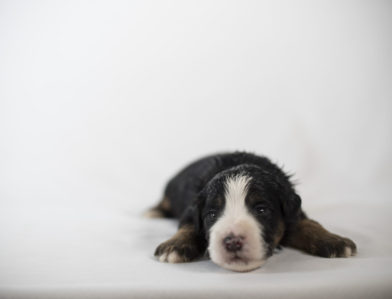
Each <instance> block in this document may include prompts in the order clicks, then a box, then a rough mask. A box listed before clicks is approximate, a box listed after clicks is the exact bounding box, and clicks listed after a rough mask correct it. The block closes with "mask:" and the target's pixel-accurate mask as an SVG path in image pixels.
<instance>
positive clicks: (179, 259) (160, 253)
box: [155, 239, 198, 263]
mask: <svg viewBox="0 0 392 299" xmlns="http://www.w3.org/2000/svg"><path fill="white" fill-rule="evenodd" d="M155 256H156V257H157V258H158V260H159V261H160V262H166V263H186V262H190V261H192V260H194V259H196V258H197V257H198V253H197V252H196V250H195V248H193V247H192V245H191V244H187V243H182V244H181V243H179V242H177V241H176V240H172V239H170V240H168V241H166V242H163V243H162V244H161V245H159V246H158V247H157V249H156V250H155Z"/></svg>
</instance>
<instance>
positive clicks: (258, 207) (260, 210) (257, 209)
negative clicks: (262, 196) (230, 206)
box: [253, 204, 268, 215]
mask: <svg viewBox="0 0 392 299" xmlns="http://www.w3.org/2000/svg"><path fill="white" fill-rule="evenodd" d="M253 210H254V212H255V213H256V214H257V215H263V214H266V213H267V212H268V208H267V207H266V206H265V205H262V204H258V205H255V206H254V208H253Z"/></svg>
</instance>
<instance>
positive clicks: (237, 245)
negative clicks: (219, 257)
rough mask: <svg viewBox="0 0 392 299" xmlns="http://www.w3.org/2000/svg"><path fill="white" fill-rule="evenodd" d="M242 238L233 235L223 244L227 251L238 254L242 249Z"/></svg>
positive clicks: (225, 239)
mask: <svg viewBox="0 0 392 299" xmlns="http://www.w3.org/2000/svg"><path fill="white" fill-rule="evenodd" d="M243 239H244V238H243V237H242V236H234V235H233V234H230V235H228V236H227V237H226V238H224V239H223V244H224V246H225V248H226V250H227V251H230V252H236V251H239V250H241V248H242V240H243Z"/></svg>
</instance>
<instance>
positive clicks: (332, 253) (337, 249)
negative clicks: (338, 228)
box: [313, 234, 357, 258]
mask: <svg viewBox="0 0 392 299" xmlns="http://www.w3.org/2000/svg"><path fill="white" fill-rule="evenodd" d="M313 251H314V254H316V255H319V256H322V257H328V258H334V257H350V256H353V255H355V254H356V253H357V247H356V246H355V243H354V242H353V241H351V240H350V239H348V238H344V237H340V236H338V235H334V234H330V235H329V236H328V237H327V238H323V239H320V240H318V241H317V242H316V243H315V244H314V248H313Z"/></svg>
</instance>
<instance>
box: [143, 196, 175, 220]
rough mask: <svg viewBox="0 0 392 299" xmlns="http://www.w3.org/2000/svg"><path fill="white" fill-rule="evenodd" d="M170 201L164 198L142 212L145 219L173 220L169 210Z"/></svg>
mask: <svg viewBox="0 0 392 299" xmlns="http://www.w3.org/2000/svg"><path fill="white" fill-rule="evenodd" d="M170 207H171V205H170V200H169V198H167V197H166V196H165V197H164V198H163V199H162V200H161V201H160V202H159V203H158V205H156V206H155V207H152V208H150V209H148V210H147V211H146V212H144V214H143V216H144V217H146V218H173V214H172V212H171V210H170Z"/></svg>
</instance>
